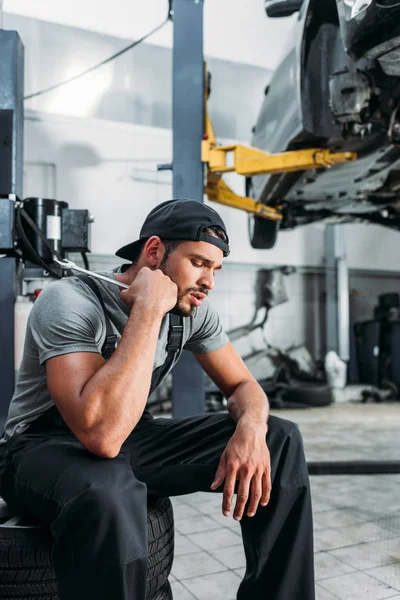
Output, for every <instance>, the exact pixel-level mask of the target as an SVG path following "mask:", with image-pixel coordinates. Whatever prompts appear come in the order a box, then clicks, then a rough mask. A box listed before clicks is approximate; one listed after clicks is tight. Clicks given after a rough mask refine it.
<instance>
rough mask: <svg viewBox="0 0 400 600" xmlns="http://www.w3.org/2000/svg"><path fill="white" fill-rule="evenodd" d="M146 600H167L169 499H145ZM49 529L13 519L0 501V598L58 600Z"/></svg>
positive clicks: (171, 534)
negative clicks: (147, 549) (146, 540)
mask: <svg viewBox="0 0 400 600" xmlns="http://www.w3.org/2000/svg"><path fill="white" fill-rule="evenodd" d="M147 529H148V548H149V554H148V569H147V582H146V599H147V600H171V598H172V594H171V588H170V585H169V583H168V576H169V574H170V571H171V567H172V560H173V549H174V519H173V512H172V505H171V501H170V500H169V498H155V497H154V498H153V497H151V498H150V497H149V498H148V506H147ZM51 545H52V538H51V535H50V528H49V527H46V526H43V525H42V524H40V523H36V524H35V523H31V522H28V521H27V520H25V519H22V518H19V517H16V516H13V514H12V513H11V511H10V509H9V508H8V506H7V505H6V504H5V502H4V501H3V500H2V499H1V498H0V598H1V599H2V600H12V599H14V598H19V599H20V600H21V599H23V600H25V599H27V598H31V599H32V600H58V590H57V582H56V578H55V573H54V569H53V565H52V559H51Z"/></svg>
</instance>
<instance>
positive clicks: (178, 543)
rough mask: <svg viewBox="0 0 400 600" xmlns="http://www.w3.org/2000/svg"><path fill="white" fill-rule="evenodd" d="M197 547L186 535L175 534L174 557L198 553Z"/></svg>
mask: <svg viewBox="0 0 400 600" xmlns="http://www.w3.org/2000/svg"><path fill="white" fill-rule="evenodd" d="M199 551H200V548H199V546H196V544H194V543H193V542H192V540H190V539H189V538H188V537H187V536H186V535H182V534H180V533H177V532H175V548H174V556H182V554H193V552H199Z"/></svg>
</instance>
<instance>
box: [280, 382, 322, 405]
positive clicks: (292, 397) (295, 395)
mask: <svg viewBox="0 0 400 600" xmlns="http://www.w3.org/2000/svg"><path fill="white" fill-rule="evenodd" d="M281 398H282V400H283V402H284V403H290V405H293V406H295V405H296V404H299V405H303V406H310V407H311V406H314V407H316V406H328V405H329V404H332V400H333V397H332V390H331V389H330V387H328V386H327V385H324V384H321V383H311V382H304V383H295V384H292V385H290V386H289V387H288V389H287V390H285V391H284V392H283V393H282V395H281Z"/></svg>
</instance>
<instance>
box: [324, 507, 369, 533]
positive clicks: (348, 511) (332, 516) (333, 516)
mask: <svg viewBox="0 0 400 600" xmlns="http://www.w3.org/2000/svg"><path fill="white" fill-rule="evenodd" d="M363 521H365V517H364V516H363V515H361V514H360V512H359V511H358V510H357V509H356V508H345V509H343V510H338V509H335V510H326V511H324V512H321V513H319V514H318V523H319V524H320V525H321V526H322V527H321V528H323V529H329V528H340V527H344V526H348V525H354V524H357V523H362V522H363Z"/></svg>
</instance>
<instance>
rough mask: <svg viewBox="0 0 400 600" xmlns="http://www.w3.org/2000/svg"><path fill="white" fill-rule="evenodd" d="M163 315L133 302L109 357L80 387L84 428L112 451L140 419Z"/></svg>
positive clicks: (95, 443)
mask: <svg viewBox="0 0 400 600" xmlns="http://www.w3.org/2000/svg"><path fill="white" fill-rule="evenodd" d="M161 320H162V317H161V316H160V315H158V314H157V315H155V314H153V313H152V312H151V311H150V310H147V309H146V308H145V307H140V306H135V307H133V309H132V312H131V315H130V317H129V319H128V322H127V324H126V326H125V329H124V332H123V334H122V336H121V340H120V343H119V345H118V348H117V349H116V351H115V352H114V354H113V355H112V357H111V358H110V359H109V360H108V361H107V362H106V363H105V364H104V366H103V367H101V369H99V370H98V371H97V372H96V373H95V374H94V376H93V377H91V379H90V380H89V381H88V382H87V384H86V386H85V387H84V389H83V390H82V394H81V401H82V406H83V413H84V420H85V430H86V432H87V435H88V438H89V439H90V440H91V441H92V442H93V443H94V447H97V444H98V443H100V440H101V445H104V447H106V448H107V447H108V448H110V449H111V451H110V453H111V454H113V453H114V452H113V449H114V448H115V452H118V451H119V447H120V445H121V444H122V443H123V441H124V440H125V439H126V437H127V436H128V435H129V433H130V432H131V431H132V429H133V428H134V427H135V425H136V424H137V422H138V420H139V419H140V417H141V415H142V413H143V410H144V408H145V405H146V401H147V397H148V394H149V390H150V384H151V377H152V370H153V363H154V356H155V351H156V347H157V340H158V335H159V331H160V326H161Z"/></svg>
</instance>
